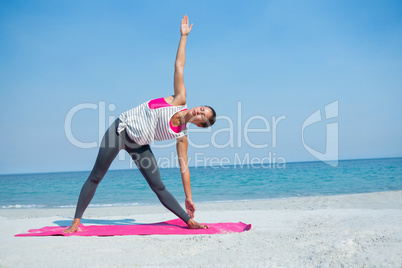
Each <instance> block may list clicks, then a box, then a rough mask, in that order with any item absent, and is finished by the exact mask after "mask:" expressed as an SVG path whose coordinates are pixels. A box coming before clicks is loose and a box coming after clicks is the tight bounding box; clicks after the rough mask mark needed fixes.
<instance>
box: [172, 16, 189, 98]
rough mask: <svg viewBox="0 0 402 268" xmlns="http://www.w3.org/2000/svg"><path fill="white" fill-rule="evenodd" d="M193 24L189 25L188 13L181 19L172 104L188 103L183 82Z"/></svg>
mask: <svg viewBox="0 0 402 268" xmlns="http://www.w3.org/2000/svg"><path fill="white" fill-rule="evenodd" d="M192 27H193V24H191V25H189V23H188V17H187V15H184V17H183V19H182V20H181V27H180V33H181V37H180V43H179V48H178V49H177V55H176V62H175V65H174V84H173V88H174V96H173V101H172V105H184V104H186V96H187V94H186V88H185V86H184V82H183V71H184V64H185V62H186V43H187V36H188V34H189V33H190V32H191V28H192Z"/></svg>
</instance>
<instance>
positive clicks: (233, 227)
mask: <svg viewBox="0 0 402 268" xmlns="http://www.w3.org/2000/svg"><path fill="white" fill-rule="evenodd" d="M202 224H204V225H208V226H209V228H208V229H188V228H187V224H185V223H184V222H183V221H182V220H181V219H175V220H170V221H164V222H158V223H150V224H134V225H92V226H84V225H82V224H81V225H80V227H79V229H78V231H77V232H75V233H72V234H64V233H63V230H64V229H66V228H67V227H66V226H65V227H62V226H53V227H52V226H48V227H43V228H40V229H31V230H29V231H28V233H26V234H17V235H15V236H60V235H63V236H73V235H74V236H114V235H194V234H226V233H241V232H244V231H248V230H250V229H251V224H245V223H243V222H237V223H235V222H224V223H202Z"/></svg>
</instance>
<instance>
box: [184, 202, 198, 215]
mask: <svg viewBox="0 0 402 268" xmlns="http://www.w3.org/2000/svg"><path fill="white" fill-rule="evenodd" d="M185 204H186V210H187V214H188V215H189V216H190V217H191V218H194V213H195V211H196V209H195V206H194V202H193V200H191V199H190V198H186V201H185Z"/></svg>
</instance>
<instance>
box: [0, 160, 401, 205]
mask: <svg viewBox="0 0 402 268" xmlns="http://www.w3.org/2000/svg"><path fill="white" fill-rule="evenodd" d="M160 172H161V176H162V180H163V182H164V184H165V186H166V188H167V189H168V190H169V191H170V192H171V193H172V194H173V196H175V197H176V199H177V200H178V201H179V202H180V203H183V202H184V199H185V195H184V190H183V185H182V183H181V176H180V170H179V169H178V168H163V169H160ZM89 173H90V171H80V172H59V173H35V174H11V175H0V208H1V209H19V208H71V207H75V206H76V203H77V200H78V196H79V193H80V190H81V187H82V185H83V184H84V182H85V180H86V179H87V177H88V175H89ZM190 174H191V186H192V195H193V201H194V203H196V204H197V203H199V202H223V201H233V200H256V199H272V198H286V197H295V198H297V197H304V196H324V195H339V194H354V193H370V192H380V191H396V190H402V158H386V159H363V160H342V161H339V162H338V166H336V167H333V166H330V165H328V164H326V163H324V162H299V163H286V164H285V166H283V167H281V168H278V167H275V166H268V165H265V166H255V165H254V166H246V165H236V166H220V167H190ZM151 204H159V200H158V198H157V197H156V195H155V194H154V193H153V192H152V190H151V189H150V187H149V186H148V184H147V183H146V181H145V179H144V178H143V177H142V175H141V173H140V172H139V171H138V170H137V169H130V170H109V171H108V173H107V174H106V176H105V177H104V178H103V180H102V182H101V183H100V184H99V186H98V189H97V191H96V194H95V197H94V198H93V200H92V202H91V204H90V207H114V206H136V205H151Z"/></svg>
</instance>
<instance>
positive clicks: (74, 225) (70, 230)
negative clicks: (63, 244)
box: [63, 218, 81, 234]
mask: <svg viewBox="0 0 402 268" xmlns="http://www.w3.org/2000/svg"><path fill="white" fill-rule="evenodd" d="M80 223H81V219H79V218H75V219H74V220H73V223H72V224H71V226H70V227H68V228H67V229H65V230H64V231H63V233H65V234H71V233H75V232H76V231H77V230H78V227H79V226H80Z"/></svg>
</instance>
